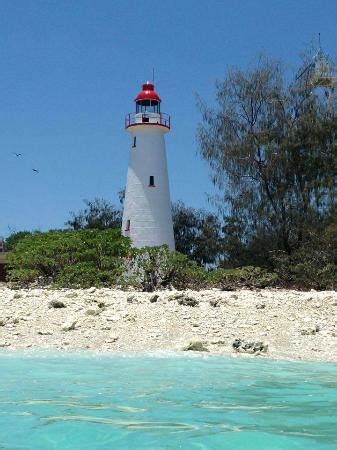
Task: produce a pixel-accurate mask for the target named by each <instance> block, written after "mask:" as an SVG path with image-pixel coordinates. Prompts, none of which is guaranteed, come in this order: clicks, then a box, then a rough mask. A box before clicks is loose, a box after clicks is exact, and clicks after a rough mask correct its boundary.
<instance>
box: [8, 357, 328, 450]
mask: <svg viewBox="0 0 337 450" xmlns="http://www.w3.org/2000/svg"><path fill="white" fill-rule="evenodd" d="M0 449H2V450H3V449H6V450H9V449H10V450H14V449H15V450H17V449H32V450H40V449H41V450H42V449H43V450H49V449H57V450H63V449H64V450H66V449H76V450H77V449H78V450H85V449H109V450H110V449H118V450H119V449H128V450H129V449H130V450H131V449H235V450H240V449H245V450H246V449H247V450H255V449H266V450H267V449H268V450H274V449H306V450H310V449H315V450H317V449H331V450H336V449H337V365H336V364H329V363H318V362H315V363H314V362H286V361H273V360H266V359H258V358H255V359H246V358H243V359H242V358H229V357H215V356H186V354H184V356H181V355H164V354H163V355H160V354H152V355H151V354H147V355H145V354H144V355H131V354H125V355H111V354H110V355H109V354H95V353H90V352H69V353H68V352H58V353H57V352H55V351H6V350H4V351H1V352H0Z"/></svg>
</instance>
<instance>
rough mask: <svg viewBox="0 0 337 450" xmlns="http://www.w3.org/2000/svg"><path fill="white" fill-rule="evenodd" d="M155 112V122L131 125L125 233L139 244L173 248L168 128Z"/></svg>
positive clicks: (129, 129) (123, 228)
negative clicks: (166, 141)
mask: <svg viewBox="0 0 337 450" xmlns="http://www.w3.org/2000/svg"><path fill="white" fill-rule="evenodd" d="M151 116H152V117H151V119H150V122H151V124H144V123H143V124H139V125H133V126H130V127H128V128H127V130H128V131H129V132H130V134H131V143H130V147H131V149H130V157H129V166H128V173H127V182H126V190H125V200H124V212H123V222H122V233H123V235H124V236H128V237H130V238H131V241H132V245H133V246H134V247H137V248H141V247H144V246H155V245H162V244H167V245H168V246H169V248H170V250H174V236H173V224H172V214H171V202H170V192H169V181H168V172H167V161H166V149H165V140H164V134H165V133H166V132H167V131H168V128H167V127H165V126H161V125H157V124H154V123H156V120H155V119H156V118H155V117H154V116H157V115H156V114H151ZM159 117H160V116H159V114H158V118H159ZM136 123H138V121H137V115H136ZM159 123H160V121H159ZM134 138H135V140H134ZM134 144H135V146H134ZM150 176H153V177H154V186H150ZM128 224H129V227H128ZM128 228H129V229H128Z"/></svg>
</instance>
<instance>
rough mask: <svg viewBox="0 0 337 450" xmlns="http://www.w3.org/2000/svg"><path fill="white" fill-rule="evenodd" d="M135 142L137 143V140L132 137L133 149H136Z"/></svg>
mask: <svg viewBox="0 0 337 450" xmlns="http://www.w3.org/2000/svg"><path fill="white" fill-rule="evenodd" d="M136 142H137V138H136V136H134V138H133V144H132V147H133V148H136Z"/></svg>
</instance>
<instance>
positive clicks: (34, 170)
mask: <svg viewBox="0 0 337 450" xmlns="http://www.w3.org/2000/svg"><path fill="white" fill-rule="evenodd" d="M32 171H33V172H36V173H40V172H39V171H38V170H37V169H32Z"/></svg>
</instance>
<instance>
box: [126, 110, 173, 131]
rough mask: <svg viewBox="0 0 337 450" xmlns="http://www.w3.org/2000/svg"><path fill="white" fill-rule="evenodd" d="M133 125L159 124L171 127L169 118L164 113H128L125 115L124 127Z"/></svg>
mask: <svg viewBox="0 0 337 450" xmlns="http://www.w3.org/2000/svg"><path fill="white" fill-rule="evenodd" d="M135 125H161V126H163V127H166V128H168V129H170V128H171V118H170V116H169V115H168V114H165V113H159V114H156V113H130V114H127V115H126V117H125V128H129V127H132V126H135Z"/></svg>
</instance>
